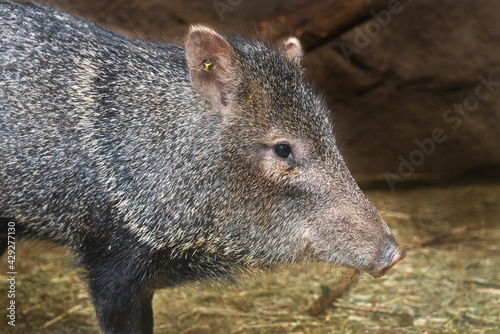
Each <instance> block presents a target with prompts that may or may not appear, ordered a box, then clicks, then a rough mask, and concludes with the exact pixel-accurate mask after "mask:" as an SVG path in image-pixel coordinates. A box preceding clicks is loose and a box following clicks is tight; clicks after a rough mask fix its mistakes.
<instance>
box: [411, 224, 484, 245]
mask: <svg viewBox="0 0 500 334" xmlns="http://www.w3.org/2000/svg"><path fill="white" fill-rule="evenodd" d="M483 226H484V223H471V224H467V225H463V226H459V227H454V228H452V229H449V230H447V231H444V232H441V233H439V234H437V235H433V236H431V237H427V238H423V239H419V240H417V241H416V242H415V245H417V246H421V247H424V246H428V245H432V244H435V243H437V242H439V241H441V240H442V239H444V238H447V237H449V236H452V235H457V234H462V233H465V232H467V231H473V230H478V229H479V228H481V227H483Z"/></svg>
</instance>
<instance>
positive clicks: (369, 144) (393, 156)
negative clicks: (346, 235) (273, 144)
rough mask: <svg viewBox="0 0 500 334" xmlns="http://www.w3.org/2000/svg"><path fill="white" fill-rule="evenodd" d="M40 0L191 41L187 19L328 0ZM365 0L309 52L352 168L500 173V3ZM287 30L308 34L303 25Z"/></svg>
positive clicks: (240, 16)
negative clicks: (344, 26)
mask: <svg viewBox="0 0 500 334" xmlns="http://www.w3.org/2000/svg"><path fill="white" fill-rule="evenodd" d="M40 2H43V3H45V4H48V5H51V6H56V7H59V8H61V9H62V10H64V11H67V12H70V13H72V14H76V15H80V16H84V17H87V18H89V19H90V20H92V21H95V22H97V23H99V24H102V25H104V26H107V27H108V28H110V29H112V30H115V31H117V32H119V33H121V34H125V35H127V36H130V37H133V38H141V39H147V40H152V41H161V42H165V41H173V42H176V43H182V40H183V37H184V36H185V34H186V32H187V29H188V27H189V25H190V24H194V23H201V24H207V25H210V26H212V27H214V28H216V29H218V30H219V31H222V32H226V33H243V34H247V33H255V31H256V30H258V29H259V28H258V27H260V25H259V23H260V22H262V21H264V20H269V19H273V18H274V19H275V18H276V17H280V16H281V20H282V21H283V20H284V21H286V20H287V19H288V16H287V15H288V14H290V13H293V11H294V8H296V7H297V6H301V5H302V6H304V5H305V6H307V7H309V8H312V7H313V6H317V5H321V4H324V3H325V2H328V1H325V0H318V1H304V0H292V1H284V0H266V1H261V0H257V1H250V0H216V1H213V0H206V1H202V0H193V1H181V0H128V1H125V0H82V1H77V0H48V1H47V0H46V1H40ZM329 2H330V3H337V4H340V5H350V4H352V3H355V2H356V1H354V2H350V1H348V0H337V1H329ZM358 2H360V3H365V7H363V10H364V11H366V15H365V18H364V19H363V20H360V21H359V22H353V24H352V27H350V29H348V30H347V31H345V32H342V33H341V34H340V35H339V36H333V37H332V36H330V38H329V39H328V40H326V41H323V42H322V43H320V44H318V45H314V46H311V47H309V46H308V52H307V53H306V55H305V58H304V62H303V63H304V66H305V68H306V70H307V73H308V75H309V76H310V77H311V79H312V80H313V81H314V82H316V84H317V86H318V87H319V88H320V90H322V91H323V92H325V94H326V96H327V99H328V101H329V103H330V105H331V107H332V110H333V111H334V117H335V123H336V133H337V137H338V139H339V146H340V149H341V151H342V153H343V155H344V157H345V160H346V162H347V164H348V166H349V168H350V169H351V171H352V172H353V174H354V175H355V177H356V178H357V179H358V180H381V181H383V182H384V183H385V182H386V181H387V180H389V182H387V185H388V186H390V187H392V188H397V187H399V186H401V184H402V183H401V182H402V181H405V180H409V179H410V180H415V179H416V180H420V179H435V178H437V179H446V178H452V177H461V176H464V175H466V174H470V173H475V175H481V176H490V177H498V176H500V26H499V24H498V22H499V18H500V2H499V1H495V0H476V1H455V0H443V1H436V0H434V1H433V0H420V1H416V0H413V1H404V2H401V3H398V2H394V1H388V2H387V4H386V5H384V6H383V7H385V8H380V6H379V8H370V6H369V3H370V1H358ZM366 3H368V5H366ZM379 3H380V2H379ZM341 7H342V6H340V8H341ZM339 10H340V9H339ZM370 11H372V13H371V14H370ZM299 13H300V11H299ZM304 13H305V12H304ZM376 13H377V14H379V15H375V14H376ZM334 14H335V13H334ZM337 14H338V13H337ZM324 16H325V17H326V18H328V13H325V15H324ZM337 16H338V15H337ZM325 17H323V18H322V19H323V20H324V19H325ZM340 17H342V16H340ZM314 19H315V18H314V17H313V18H311V17H304V18H302V19H300V18H299V20H298V21H297V22H299V23H300V24H307V23H310V22H312V23H314ZM333 19H335V15H332V20H333ZM337 19H338V18H337ZM290 32H291V33H295V34H297V32H299V37H301V36H300V29H299V30H297V29H293V28H290ZM273 37H278V36H270V37H269V38H273ZM302 37H304V36H302ZM305 37H307V36H305ZM305 37H304V38H305Z"/></svg>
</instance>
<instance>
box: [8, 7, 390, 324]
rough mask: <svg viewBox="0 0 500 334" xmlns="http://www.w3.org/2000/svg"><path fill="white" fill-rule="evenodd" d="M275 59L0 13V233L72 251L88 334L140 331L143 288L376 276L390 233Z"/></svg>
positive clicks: (296, 72)
mask: <svg viewBox="0 0 500 334" xmlns="http://www.w3.org/2000/svg"><path fill="white" fill-rule="evenodd" d="M285 43H287V44H285V45H284V46H283V47H278V48H276V49H270V48H268V47H266V46H264V45H263V44H261V43H259V42H256V41H254V40H249V39H244V38H241V37H225V36H221V35H219V34H217V33H216V32H214V31H213V30H211V29H208V28H204V27H199V26H195V27H193V28H192V29H191V32H190V34H189V35H188V38H187V42H186V45H187V46H186V48H183V47H181V46H177V45H173V44H154V43H148V42H143V41H134V40H130V39H127V38H125V37H122V36H119V35H117V34H115V33H112V32H110V31H108V30H105V29H103V28H101V27H99V26H97V25H95V24H93V23H90V22H88V21H85V20H82V19H79V18H75V17H73V16H70V15H68V14H65V13H61V12H60V11H58V10H55V9H52V8H49V7H45V6H42V5H37V4H19V3H11V2H7V3H0V225H1V226H2V227H4V226H5V225H6V224H7V223H6V222H7V221H8V219H7V217H12V218H13V219H15V221H16V224H17V229H18V232H19V233H22V235H23V237H27V238H39V239H44V240H49V241H52V242H55V243H58V244H60V245H65V246H67V247H69V248H70V249H71V250H72V252H73V253H74V254H75V255H76V256H77V258H78V259H79V261H80V263H81V266H82V267H83V268H84V270H85V272H86V276H87V278H88V282H89V287H90V292H91V295H92V298H93V301H94V305H95V307H96V311H97V317H98V320H99V323H100V326H101V328H102V330H103V331H105V332H109V333H128V332H137V331H142V332H151V331H152V310H151V298H152V296H153V292H154V290H155V289H158V288H163V287H167V286H172V285H176V284H184V283H187V282H193V281H199V280H224V279H234V278H235V276H237V275H238V274H239V273H240V272H242V271H245V270H247V269H249V268H250V269H251V268H261V269H262V268H272V267H273V266H275V265H278V264H282V263H297V262H302V261H329V262H332V263H337V264H343V265H348V266H352V267H358V268H361V269H364V270H367V271H372V270H374V268H378V266H379V263H381V262H383V261H387V259H389V261H390V256H392V253H393V252H394V245H395V242H394V239H393V237H392V234H391V233H390V231H389V229H388V228H387V226H386V225H385V223H384V222H383V220H382V219H381V218H380V216H379V215H378V214H377V212H376V211H375V209H374V208H373V206H372V205H371V204H370V203H369V202H368V200H367V199H366V198H365V197H364V195H363V194H362V193H361V191H360V190H359V188H358V187H357V185H356V183H355V182H354V180H353V179H352V177H351V175H350V174H349V172H348V170H347V168H346V167H345V164H344V162H343V161H342V158H341V156H340V153H339V151H338V149H337V147H336V143H335V137H334V135H333V130H332V127H333V125H332V123H331V120H330V118H329V110H328V108H327V107H326V105H325V103H324V100H323V98H322V97H321V95H319V94H318V93H317V92H316V90H315V89H314V87H313V86H312V85H311V84H310V83H309V82H308V81H307V80H306V79H305V78H304V75H303V71H302V68H301V65H300V56H301V54H302V51H301V49H300V44H299V43H298V41H297V40H296V39H289V40H287V41H286V42H285ZM200 45H203V47H201V46H200ZM207 50H208V51H207ZM207 52H208V53H207ZM207 62H208V63H209V64H210V66H208V67H204V68H202V67H200V66H202V64H207ZM277 144H286V145H288V146H289V147H290V149H291V154H290V156H289V157H279V156H277V155H276V153H275V151H274V147H275V146H276V145H277ZM4 242H5V240H3V239H2V240H1V241H0V250H2V248H4Z"/></svg>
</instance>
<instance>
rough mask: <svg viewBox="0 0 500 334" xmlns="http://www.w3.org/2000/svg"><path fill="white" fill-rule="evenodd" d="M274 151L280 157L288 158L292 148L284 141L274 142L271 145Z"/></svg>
mask: <svg viewBox="0 0 500 334" xmlns="http://www.w3.org/2000/svg"><path fill="white" fill-rule="evenodd" d="M273 150H274V153H276V155H277V156H279V157H281V158H289V157H290V155H291V154H292V148H291V147H290V145H288V144H286V143H280V144H276V145H274V147H273Z"/></svg>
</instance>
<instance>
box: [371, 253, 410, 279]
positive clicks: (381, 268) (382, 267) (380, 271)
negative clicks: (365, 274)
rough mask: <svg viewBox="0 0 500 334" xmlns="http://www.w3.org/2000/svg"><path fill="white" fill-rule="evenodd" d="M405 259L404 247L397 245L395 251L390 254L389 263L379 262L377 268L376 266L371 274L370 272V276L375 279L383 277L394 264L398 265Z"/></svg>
mask: <svg viewBox="0 0 500 334" xmlns="http://www.w3.org/2000/svg"><path fill="white" fill-rule="evenodd" d="M405 257H406V246H400V245H397V247H396V249H395V251H394V252H393V254H392V258H391V260H390V262H389V261H381V262H379V263H378V267H377V265H376V268H375V270H374V271H373V272H371V275H372V276H373V277H375V278H379V277H382V276H384V275H385V274H387V272H388V271H389V270H390V269H391V268H392V267H394V266H395V265H396V263H398V262H399V261H401V260H402V259H404V258H405Z"/></svg>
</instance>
